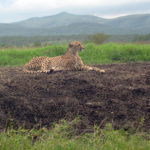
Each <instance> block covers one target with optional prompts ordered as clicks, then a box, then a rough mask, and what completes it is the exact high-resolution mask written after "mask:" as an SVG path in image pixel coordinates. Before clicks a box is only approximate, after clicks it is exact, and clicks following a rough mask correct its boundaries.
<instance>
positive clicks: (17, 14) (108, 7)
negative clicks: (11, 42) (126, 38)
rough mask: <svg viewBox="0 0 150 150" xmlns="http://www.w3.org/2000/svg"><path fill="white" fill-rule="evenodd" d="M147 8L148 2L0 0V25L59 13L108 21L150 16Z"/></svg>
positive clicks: (128, 0)
mask: <svg viewBox="0 0 150 150" xmlns="http://www.w3.org/2000/svg"><path fill="white" fill-rule="evenodd" d="M149 6H150V0H143V1H142V2H141V1H140V0H133V1H130V0H116V1H113V0H105V1H103V0H92V1H91V0H76V1H74V0H55V1H52V0H38V1H37V0H5V1H4V0H0V23H11V22H17V21H21V20H26V19H29V18H32V17H43V16H52V15H55V14H58V13H61V12H68V13H71V14H76V15H94V16H98V17H102V18H107V19H108V18H115V17H119V16H126V15H132V14H150V9H149V8H150V7H149Z"/></svg>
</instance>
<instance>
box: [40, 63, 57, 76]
mask: <svg viewBox="0 0 150 150" xmlns="http://www.w3.org/2000/svg"><path fill="white" fill-rule="evenodd" d="M53 71H54V69H53V68H52V67H51V63H50V62H48V61H43V62H42V65H41V72H45V73H51V72H53Z"/></svg>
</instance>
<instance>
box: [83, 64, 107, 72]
mask: <svg viewBox="0 0 150 150" xmlns="http://www.w3.org/2000/svg"><path fill="white" fill-rule="evenodd" d="M82 69H83V70H94V71H98V72H105V70H103V69H99V68H97V67H90V66H86V65H84V66H82Z"/></svg>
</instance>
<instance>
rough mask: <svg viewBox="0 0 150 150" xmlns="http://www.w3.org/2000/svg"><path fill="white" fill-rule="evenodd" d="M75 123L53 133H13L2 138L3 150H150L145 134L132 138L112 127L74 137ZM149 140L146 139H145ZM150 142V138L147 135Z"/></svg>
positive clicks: (62, 126)
mask: <svg viewBox="0 0 150 150" xmlns="http://www.w3.org/2000/svg"><path fill="white" fill-rule="evenodd" d="M73 125H74V121H73V122H69V123H68V122H64V121H63V122H62V123H61V124H55V125H54V127H53V128H52V129H51V130H47V129H46V128H41V129H39V130H36V129H33V130H30V131H27V130H25V129H19V130H17V131H16V130H13V129H9V130H7V131H5V132H2V133H1V134H0V149H1V150H25V149H26V150H149V148H150V140H146V138H143V135H144V134H143V135H142V133H138V132H137V133H134V134H130V133H128V132H125V131H123V130H114V129H113V128H112V127H111V125H110V124H107V126H106V127H105V129H102V130H101V129H99V128H97V127H95V128H94V132H93V133H87V134H83V135H80V136H77V135H75V134H74V128H73V127H72V126H73ZM145 136H146V135H145ZM147 138H148V135H147Z"/></svg>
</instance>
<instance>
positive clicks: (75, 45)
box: [69, 41, 84, 52]
mask: <svg viewBox="0 0 150 150" xmlns="http://www.w3.org/2000/svg"><path fill="white" fill-rule="evenodd" d="M69 48H71V49H72V50H74V51H75V52H78V51H82V50H83V49H84V47H83V45H82V44H81V42H79V41H73V42H71V43H70V44H69Z"/></svg>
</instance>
